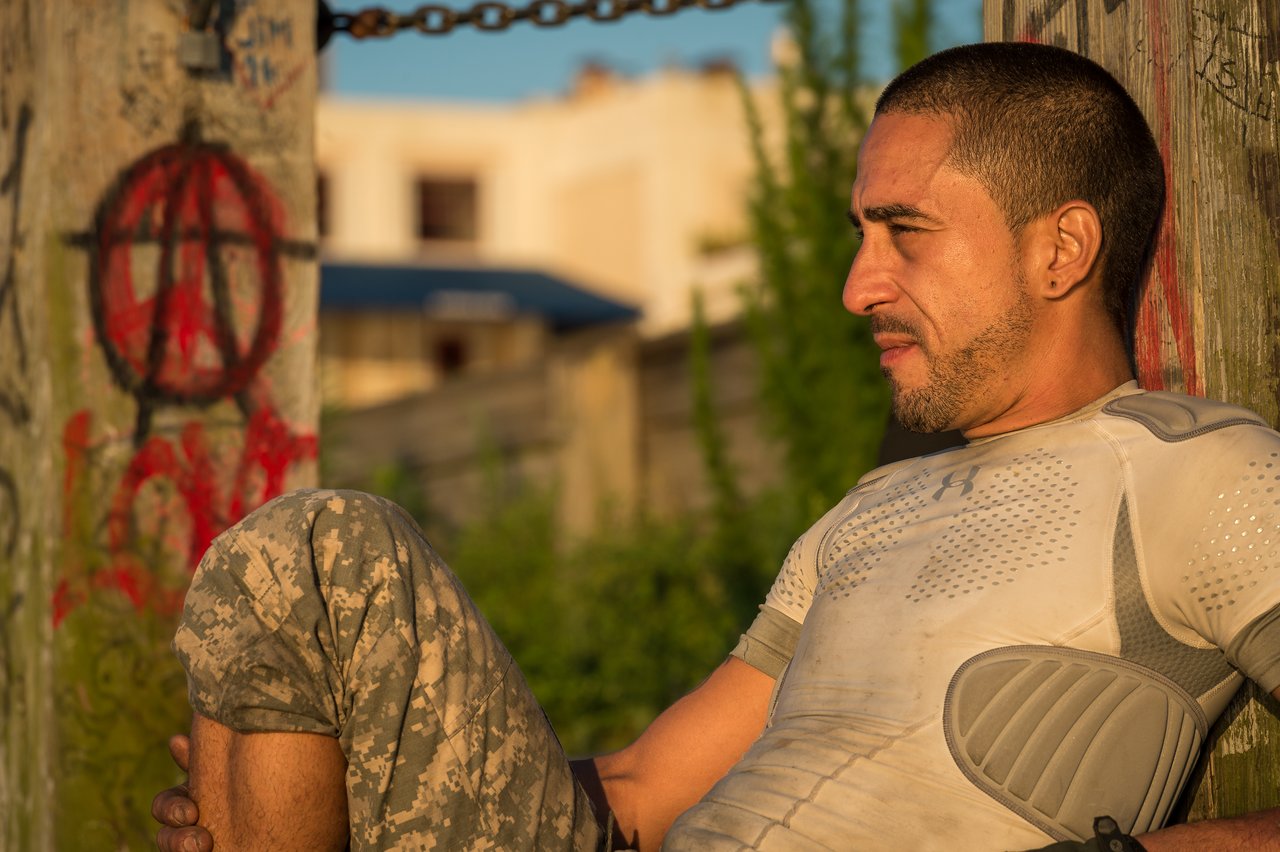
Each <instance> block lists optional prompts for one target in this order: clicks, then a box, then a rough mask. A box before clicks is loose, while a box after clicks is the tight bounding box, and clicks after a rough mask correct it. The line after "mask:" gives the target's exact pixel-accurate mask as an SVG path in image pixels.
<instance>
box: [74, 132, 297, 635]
mask: <svg viewBox="0 0 1280 852" xmlns="http://www.w3.org/2000/svg"><path fill="white" fill-rule="evenodd" d="M73 240H74V241H75V242H76V243H78V244H79V245H81V246H82V247H83V248H85V249H86V250H88V252H89V255H90V262H89V267H90V272H89V294H90V307H91V311H92V314H93V329H94V337H95V341H96V343H97V345H98V347H99V349H100V350H101V352H102V355H103V358H104V360H105V361H106V364H107V366H108V369H109V372H110V375H111V376H112V378H113V379H114V381H115V382H116V384H117V385H118V387H119V389H120V390H122V391H123V392H125V393H127V394H128V395H129V396H131V397H132V398H133V400H134V402H135V408H136V420H135V424H134V428H133V431H132V433H131V438H132V441H131V443H132V454H131V455H130V456H129V458H128V460H127V462H126V463H125V464H124V465H123V469H122V470H119V473H118V474H113V475H112V476H109V477H107V479H106V481H102V477H101V476H97V475H95V472H97V471H101V470H102V469H103V467H104V466H108V463H107V462H105V459H106V458H107V457H108V456H109V455H110V453H111V452H112V450H113V449H114V445H115V444H116V443H118V442H117V441H116V440H115V439H114V438H113V437H111V436H105V435H104V436H97V437H95V430H94V420H93V415H92V414H91V412H89V411H87V410H86V411H81V412H79V413H77V414H75V415H74V416H73V417H71V418H70V419H69V420H68V421H67V423H66V424H65V426H64V431H63V447H64V453H65V458H66V468H65V471H66V473H65V480H64V484H63V501H64V517H63V524H64V534H65V536H66V537H67V538H68V540H78V539H81V538H83V537H84V535H85V534H86V532H85V523H84V519H83V517H81V516H82V515H83V514H84V512H85V508H84V507H86V506H92V507H95V508H96V507H105V517H104V518H103V519H102V522H101V523H97V524H90V526H91V527H92V529H91V530H90V531H89V532H88V533H87V534H88V535H90V536H91V537H93V539H94V548H95V549H96V550H97V552H98V553H99V554H100V555H105V559H99V560H97V565H96V567H95V568H94V569H93V570H89V569H88V568H87V566H86V564H85V560H84V559H82V558H73V559H71V560H69V561H68V564H67V565H66V566H65V568H64V576H63V577H62V579H61V580H60V582H59V584H58V586H57V588H56V589H55V593H54V599H53V618H54V623H55V625H57V624H61V623H62V621H63V620H64V619H65V618H66V617H67V615H68V614H69V613H70V612H72V611H73V610H74V609H75V608H76V607H77V606H78V605H80V604H82V603H84V602H85V601H87V600H88V598H89V596H90V595H91V594H93V593H94V592H95V591H96V590H102V589H113V590H115V591H117V592H120V593H122V594H123V595H124V596H125V597H126V598H127V599H128V601H129V602H130V603H131V604H132V605H133V606H134V607H135V608H137V609H140V610H141V609H144V608H147V609H151V610H153V611H156V612H159V613H162V614H169V613H172V612H174V611H175V610H176V608H177V607H178V606H179V605H180V603H181V599H182V594H183V592H184V590H185V585H186V579H187V576H188V575H189V572H190V571H192V570H194V569H195V566H196V563H197V562H198V560H199V558H200V556H201V555H202V554H203V552H204V550H205V549H206V548H207V547H208V545H209V543H210V542H211V541H212V539H213V537H214V536H215V535H217V534H218V533H219V532H221V531H222V530H223V529H225V528H227V527H228V526H230V525H231V524H233V523H235V522H236V521H237V520H239V519H240V518H241V517H243V516H244V515H245V514H246V513H248V512H249V511H251V510H252V509H254V508H255V507H257V506H259V505H261V504H262V503H263V502H265V501H266V500H268V499H270V498H271V497H274V496H276V495H277V494H279V493H281V491H282V490H283V489H284V484H285V479H286V476H287V474H288V472H289V471H290V470H291V469H292V467H293V466H294V465H296V464H297V463H299V462H302V461H306V460H312V459H315V458H316V455H317V441H316V437H315V435H312V434H298V433H297V432H296V431H295V430H294V429H293V427H291V426H290V425H289V424H288V423H287V422H286V421H285V420H284V419H283V418H282V417H281V416H280V414H279V413H278V411H277V408H276V405H275V401H274V399H273V394H272V392H271V387H270V383H269V382H268V380H267V378H266V376H264V375H263V366H264V365H265V364H266V363H267V361H268V360H269V359H270V358H271V356H272V355H273V354H274V353H275V352H276V351H277V349H278V348H279V346H280V342H281V341H280V336H281V331H282V323H283V300H284V293H283V284H284V268H283V264H284V259H285V257H286V256H290V255H292V256H311V255H313V254H314V246H310V245H307V244H302V243H298V242H295V241H291V240H288V239H286V238H285V236H284V214H283V208H282V205H281V204H280V203H279V201H278V200H277V199H276V196H275V192H274V190H273V188H272V187H271V185H270V183H269V182H268V181H267V180H266V179H265V178H263V177H262V176H261V175H259V174H258V173H256V172H255V171H254V170H253V169H252V168H251V167H250V166H249V165H248V164H247V163H246V162H244V160H243V159H241V158H240V157H238V156H237V155H236V154H235V153H234V152H232V151H231V150H230V149H229V148H228V147H227V146H225V145H221V144H217V143H213V142H206V141H203V140H201V139H200V138H199V133H198V129H197V128H196V127H194V126H192V125H189V126H188V127H187V128H186V129H185V130H184V132H183V136H182V138H181V139H180V140H179V141H177V142H175V143H173V144H170V145H165V146H162V147H161V148H159V149H157V150H155V151H152V152H151V153H149V154H147V155H145V156H143V157H142V158H141V159H139V160H138V161H137V162H135V163H134V164H132V165H131V166H129V167H128V168H126V169H125V170H124V171H123V172H122V173H121V174H120V176H119V178H118V179H117V180H116V182H115V183H114V184H113V185H112V187H111V188H110V189H109V190H108V191H107V192H106V194H105V195H104V197H103V199H102V201H101V203H100V204H99V205H98V209H97V212H96V215H95V217H94V222H93V228H92V230H91V231H90V232H89V233H88V234H83V235H74V236H73ZM214 406H221V407H222V408H224V409H227V410H228V411H230V412H233V413H234V416H235V421H234V428H235V430H237V431H238V432H239V434H238V440H236V441H233V442H227V441H218V440H217V436H216V435H215V434H214V433H213V432H214V430H211V428H210V426H209V422H208V421H207V420H194V419H193V420H188V421H186V422H185V423H178V424H176V425H175V424H173V423H171V422H168V421H167V422H168V425H167V426H166V427H165V428H159V427H157V425H156V420H157V413H158V412H160V411H162V410H177V411H184V410H190V409H195V410H198V411H199V410H205V409H211V408H213V407H214ZM171 420H172V418H170V421H171ZM223 431H226V430H223ZM117 469H118V463H117ZM99 511H100V510H99ZM174 564H177V565H180V566H182V568H183V569H184V570H183V571H182V572H181V573H180V575H179V576H176V577H175V576H172V572H170V573H169V574H166V572H165V570H164V569H165V566H171V565H174Z"/></svg>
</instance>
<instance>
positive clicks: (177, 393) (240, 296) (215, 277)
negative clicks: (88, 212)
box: [89, 139, 283, 446]
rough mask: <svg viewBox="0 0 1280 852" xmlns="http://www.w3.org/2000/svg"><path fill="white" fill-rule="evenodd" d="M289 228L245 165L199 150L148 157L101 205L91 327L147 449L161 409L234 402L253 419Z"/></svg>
mask: <svg viewBox="0 0 1280 852" xmlns="http://www.w3.org/2000/svg"><path fill="white" fill-rule="evenodd" d="M281 219H282V215H281V212H280V209H279V205H278V204H277V203H276V201H275V198H274V196H273V194H272V193H271V190H270V188H269V187H268V186H267V185H266V183H265V181H263V179H262V178H261V177H259V176H258V175H256V174H254V172H253V171H252V170H251V169H250V168H249V166H248V165H247V164H245V162H244V161H243V160H241V159H240V158H239V157H237V156H236V155H235V154H233V153H231V152H230V151H229V150H227V148H226V147H225V146H220V145H215V144H210V143H204V142H199V141H197V140H193V139H188V140H185V141H182V142H178V143H175V144H173V145H166V146H165V147H163V148H160V149H159V150H157V151H154V152H152V153H151V154H148V155H147V156H145V157H143V158H142V159H141V160H139V161H138V162H137V163H135V164H134V165H133V166H132V167H130V168H129V169H127V170H126V171H125V172H124V174H123V175H122V176H121V178H120V180H119V181H118V182H117V183H116V185H115V187H114V188H113V189H112V190H111V191H110V192H109V193H108V194H107V196H106V198H105V199H104V201H103V203H102V204H101V205H100V207H99V210H98V215H97V217H96V221H95V227H94V241H95V244H94V246H93V252H92V254H91V258H90V274H89V293H90V298H91V299H92V311H93V321H94V327H95V329H96V331H97V339H98V344H99V346H101V348H102V351H103V354H104V355H105V356H106V360H107V364H108V365H109V367H110V368H111V373H112V375H113V376H114V377H115V380H116V381H117V382H118V383H119V385H120V387H121V388H122V389H123V390H124V391H125V392H127V393H129V394H130V395H132V396H133V397H134V398H135V399H136V400H137V403H138V425H137V429H136V430H135V432H134V441H135V442H136V443H137V444H138V445H139V446H140V445H141V444H142V443H143V442H144V441H145V440H146V439H147V436H148V435H149V434H150V423H151V417H152V414H153V413H154V411H155V409H156V408H157V407H158V406H162V405H171V404H177V405H195V406H208V405H211V404H213V403H216V402H218V401H220V400H223V399H227V398H229V397H230V398H236V399H237V401H238V403H239V404H240V407H241V409H242V410H244V411H245V413H246V414H248V413H249V409H250V407H251V403H250V401H249V399H248V398H247V397H245V392H246V389H247V388H248V386H249V384H250V382H251V381H252V380H253V379H254V377H255V376H256V375H257V374H258V371H259V370H260V369H261V367H262V365H263V363H264V362H265V361H266V360H267V358H268V357H269V356H270V354H271V353H272V352H273V351H274V350H275V347H276V344H277V342H278V337H279V334H280V322H281V277H282V275H283V272H282V269H281V251H280V245H279V222H280V221H281ZM135 266H138V267H139V268H136V269H135ZM237 266H240V267H245V266H247V269H237V268H235V267H237ZM237 273H240V274H237ZM237 280H239V281H240V282H242V286H241V287H240V288H239V291H238V292H237V290H236V288H235V287H234V286H233V283H234V282H235V281H237ZM244 282H247V286H244Z"/></svg>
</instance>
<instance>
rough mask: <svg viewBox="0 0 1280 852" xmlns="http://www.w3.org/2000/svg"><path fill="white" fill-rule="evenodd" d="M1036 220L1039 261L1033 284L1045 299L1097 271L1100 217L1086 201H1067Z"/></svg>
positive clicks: (1100, 228)
mask: <svg viewBox="0 0 1280 852" xmlns="http://www.w3.org/2000/svg"><path fill="white" fill-rule="evenodd" d="M1036 224H1037V226H1038V227H1037V228H1036V231H1037V234H1036V237H1037V241H1038V242H1039V246H1038V248H1039V251H1037V252H1036V254H1035V255H1034V256H1035V257H1036V258H1037V259H1038V261H1039V263H1038V268H1037V269H1035V270H1033V271H1034V273H1035V280H1034V283H1033V287H1035V289H1036V290H1037V291H1038V292H1039V294H1040V295H1041V296H1043V297H1045V298H1047V299H1060V298H1062V297H1063V296H1065V295H1066V294H1067V293H1070V292H1071V291H1072V290H1074V289H1075V288H1076V287H1078V286H1079V285H1080V284H1082V283H1084V282H1086V281H1088V280H1089V279H1090V278H1091V277H1092V276H1093V274H1094V272H1095V271H1096V267H1097V265H1098V256H1099V254H1100V253H1101V251H1102V220H1101V219H1100V218H1099V216H1098V211H1097V210H1096V209H1094V206H1093V205H1092V204H1090V203H1089V202H1087V201H1080V200H1078V199H1077V200H1075V201H1068V202H1067V203H1066V204H1063V205H1061V206H1060V207H1058V208H1057V209H1056V210H1054V211H1053V212H1051V213H1049V214H1048V215H1047V216H1044V217H1042V218H1041V219H1040V220H1039V222H1037V223H1036Z"/></svg>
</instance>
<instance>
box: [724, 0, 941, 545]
mask: <svg viewBox="0 0 1280 852" xmlns="http://www.w3.org/2000/svg"><path fill="white" fill-rule="evenodd" d="M841 11H842V14H841V25H840V26H839V27H838V28H837V29H836V32H837V33H838V35H837V38H836V40H835V43H831V42H830V41H829V40H828V39H827V38H825V37H824V35H823V33H824V32H826V31H827V29H826V28H824V27H822V26H820V25H819V21H818V19H817V17H816V15H815V11H814V5H813V3H812V2H811V0H795V2H793V3H792V4H791V5H790V6H789V9H788V20H789V32H790V36H791V39H792V41H793V43H794V47H795V50H794V58H793V59H792V61H790V62H788V63H786V64H784V65H783V66H782V67H780V68H779V69H778V75H779V87H780V97H781V106H782V114H783V120H784V124H785V138H784V140H783V143H782V150H781V153H780V156H779V157H778V158H777V159H778V162H775V158H774V156H772V154H773V152H771V151H770V150H769V147H768V145H767V140H766V138H765V134H764V131H763V128H762V127H761V123H760V120H759V116H758V113H757V111H756V109H755V106H754V104H753V103H752V101H751V99H750V98H749V97H747V98H746V100H745V102H746V103H747V106H748V114H749V120H750V124H751V138H752V146H753V150H754V153H755V160H756V179H755V185H754V191H753V194H752V198H751V206H750V222H751V230H752V236H753V239H754V243H755V245H756V248H757V256H758V258H759V267H760V272H759V281H758V284H757V285H756V286H753V287H750V288H747V289H746V290H745V291H744V296H745V309H746V310H745V316H746V320H747V327H748V329H749V330H750V334H751V339H752V342H753V344H754V347H755V349H756V352H757V355H758V358H759V363H760V376H759V379H760V389H761V401H762V403H763V406H764V409H765V412H766V414H767V416H768V419H769V424H770V426H771V428H772V431H773V434H774V435H775V436H776V438H777V439H778V440H779V442H780V443H781V444H782V447H783V449H784V452H785V460H786V471H785V474H786V480H787V481H786V488H787V489H788V490H789V491H790V493H791V494H792V496H793V498H794V506H795V509H796V511H797V512H798V513H799V515H800V516H804V517H808V518H810V519H812V518H815V517H817V516H818V515H819V514H821V512H822V511H824V510H825V508H827V507H828V506H830V505H831V503H832V502H833V501H834V500H835V499H837V498H838V497H839V496H840V495H841V494H843V493H844V491H846V490H848V489H849V488H850V487H852V485H853V483H854V482H855V481H856V480H857V478H858V476H860V475H861V474H862V473H864V472H865V471H866V470H867V469H869V468H870V467H871V466H872V464H873V462H874V460H875V454H876V449H877V447H878V445H879V441H880V436H881V432H882V430H883V426H884V422H885V417H886V416H887V405H888V397H887V392H886V388H885V385H884V381H883V380H882V378H881V377H880V375H879V371H878V369H877V363H878V359H877V353H878V350H877V349H876V346H875V343H874V341H872V339H871V335H870V331H869V329H868V328H867V325H866V324H865V323H864V322H858V321H855V320H854V319H853V318H852V317H850V316H849V314H848V313H846V312H845V311H844V310H843V308H842V307H841V304H840V294H841V289H842V286H843V282H844V279H845V276H846V273H847V272H848V269H849V264H850V261H851V260H852V258H853V255H854V253H855V252H856V250H857V242H856V236H855V233H854V231H853V229H852V228H851V227H850V226H849V222H848V220H847V218H846V216H845V211H846V210H848V204H849V196H848V193H849V187H850V186H851V184H852V183H853V178H854V175H855V172H856V170H857V151H858V141H859V140H860V139H861V138H862V135H863V134H864V133H865V132H866V129H867V125H868V123H869V112H870V109H869V103H868V101H869V94H868V87H867V84H866V82H865V80H864V74H863V70H862V66H863V63H862V62H861V61H860V57H861V54H860V52H859V48H858V41H859V36H860V27H859V21H860V20H861V15H860V12H861V10H860V4H859V3H858V2H856V0H843V3H842V6H841ZM925 23H926V24H927V21H926V22H925ZM913 25H915V26H919V25H920V24H919V22H915V23H914V24H913Z"/></svg>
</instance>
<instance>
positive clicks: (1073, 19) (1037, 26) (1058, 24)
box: [1001, 0, 1128, 52]
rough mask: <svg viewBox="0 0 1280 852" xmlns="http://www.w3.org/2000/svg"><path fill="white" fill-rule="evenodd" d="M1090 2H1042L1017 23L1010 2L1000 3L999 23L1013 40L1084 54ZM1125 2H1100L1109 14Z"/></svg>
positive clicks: (1074, 0) (1012, 0) (1066, 0)
mask: <svg viewBox="0 0 1280 852" xmlns="http://www.w3.org/2000/svg"><path fill="white" fill-rule="evenodd" d="M1093 2H1094V0H1046V2H1045V3H1043V4H1042V5H1039V6H1036V7H1034V8H1032V9H1030V10H1028V12H1027V15H1026V18H1025V19H1024V20H1022V21H1019V20H1017V18H1018V10H1017V7H1016V4H1015V2H1014V0H1004V7H1003V9H1002V17H1001V20H1002V22H1003V24H1004V31H1005V32H1006V33H1015V34H1016V36H1015V41H1034V42H1038V43H1047V44H1053V45H1055V46H1057V47H1065V48H1071V49H1076V50H1080V51H1081V52H1084V51H1085V50H1086V48H1088V45H1089V6H1090V5H1091V3H1093ZM1126 3H1128V0H1103V3H1102V9H1103V12H1105V13H1106V14H1107V15H1110V14H1111V13H1112V12H1114V11H1116V10H1117V9H1119V8H1120V7H1122V6H1124V5H1125V4H1126ZM1064 24H1065V26H1064ZM1073 31H1074V32H1073ZM1050 32H1052V35H1049V33H1050ZM1068 33H1072V34H1073V35H1074V41H1072V40H1070V39H1069V38H1068ZM1046 36H1047V37H1046Z"/></svg>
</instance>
